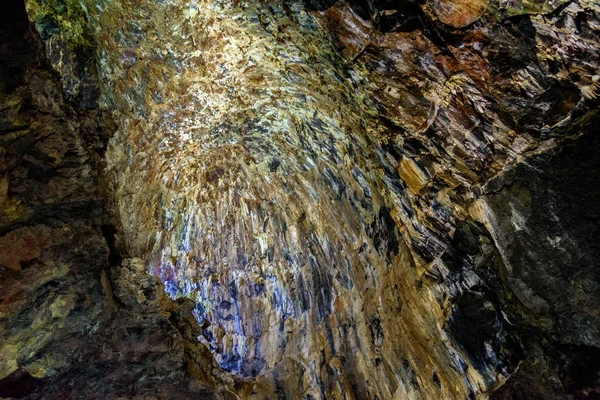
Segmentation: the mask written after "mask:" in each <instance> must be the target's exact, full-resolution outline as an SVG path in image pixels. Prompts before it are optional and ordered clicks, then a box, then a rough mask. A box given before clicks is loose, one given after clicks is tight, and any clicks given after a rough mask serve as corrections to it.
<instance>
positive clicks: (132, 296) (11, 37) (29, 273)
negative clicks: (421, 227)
mask: <svg viewBox="0 0 600 400" xmlns="http://www.w3.org/2000/svg"><path fill="white" fill-rule="evenodd" d="M3 11H4V13H3V14H2V17H1V18H0V59H2V60H7V59H8V60H10V61H9V62H7V63H6V64H4V65H3V66H2V68H3V70H2V72H3V74H2V76H1V77H0V173H1V183H0V189H1V193H0V264H1V266H0V397H2V398H32V399H34V398H56V399H69V398H86V399H91V398H95V399H107V398H123V397H126V398H132V397H135V398H165V397H168V398H190V397H195V398H233V397H231V395H229V394H227V393H228V391H227V390H226V389H225V386H226V385H231V381H226V380H223V379H222V378H221V375H220V371H219V368H218V364H216V362H215V361H214V359H213V358H212V356H211V355H210V352H209V351H208V349H207V348H206V347H205V346H204V345H202V344H200V343H199V342H198V341H197V340H196V338H195V336H196V335H198V333H199V332H201V329H200V328H199V327H198V325H197V323H196V321H195V320H194V319H193V318H187V316H191V314H190V309H189V307H188V306H187V305H186V302H185V301H179V302H177V303H173V301H172V300H171V299H169V298H168V296H167V295H166V293H165V291H164V287H163V285H162V284H161V283H160V281H159V280H158V278H156V277H154V276H151V275H147V274H146V273H145V268H146V265H145V264H144V263H142V262H141V261H140V260H135V259H128V260H126V261H125V262H123V264H122V265H120V266H117V265H114V264H111V263H110V262H109V260H113V261H114V260H115V259H117V260H118V258H119V257H118V255H115V254H113V257H109V253H110V249H109V244H108V243H107V240H106V238H105V237H104V233H103V230H105V226H104V225H103V223H105V222H106V220H107V218H106V216H105V215H104V214H105V210H104V208H103V206H102V203H101V201H100V199H101V197H100V196H99V190H98V189H97V182H96V180H95V173H96V171H95V170H94V169H93V167H92V165H93V164H92V163H91V162H90V160H91V159H93V158H94V156H90V155H89V154H88V147H87V143H86V142H85V141H84V140H83V139H82V137H85V136H86V135H89V134H91V133H92V132H86V134H83V133H82V132H81V130H83V129H87V128H89V126H88V125H89V124H91V123H92V122H90V121H81V120H80V119H79V117H78V115H77V114H76V113H75V111H74V110H73V109H72V108H71V107H69V105H67V103H66V102H65V101H64V100H63V97H62V88H61V85H60V81H59V79H58V77H57V75H56V74H55V73H54V72H53V71H52V69H51V66H50V64H49V62H48V61H47V60H46V58H45V56H44V51H43V49H42V44H41V43H42V42H41V41H40V40H39V37H36V36H35V35H32V33H31V32H32V31H30V29H29V24H28V21H27V16H26V14H25V9H24V6H23V4H22V3H21V4H19V3H18V2H14V3H13V4H9V5H7V7H6V9H4V10H3ZM91 147H93V146H91ZM90 150H91V149H90ZM188 301H189V300H188ZM192 307H193V305H192ZM186 311H187V312H186ZM146 395H149V396H150V397H144V396H146ZM153 396H154V397H153Z"/></svg>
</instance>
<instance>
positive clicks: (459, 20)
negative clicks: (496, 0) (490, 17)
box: [432, 0, 489, 28]
mask: <svg viewBox="0 0 600 400" xmlns="http://www.w3.org/2000/svg"><path fill="white" fill-rule="evenodd" d="M488 3H489V0H435V1H433V5H432V7H433V11H434V13H435V15H436V16H437V17H438V19H439V20H440V21H442V22H443V23H444V24H446V25H450V26H451V27H453V28H463V27H465V26H467V25H471V24H472V23H473V22H475V21H477V20H478V19H479V18H480V17H481V16H482V15H483V13H484V12H485V10H486V9H487V6H488Z"/></svg>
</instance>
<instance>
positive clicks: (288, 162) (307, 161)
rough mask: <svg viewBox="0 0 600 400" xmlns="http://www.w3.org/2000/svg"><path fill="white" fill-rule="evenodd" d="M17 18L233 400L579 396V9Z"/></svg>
mask: <svg viewBox="0 0 600 400" xmlns="http://www.w3.org/2000/svg"><path fill="white" fill-rule="evenodd" d="M27 6H28V11H29V15H30V18H31V19H32V21H34V22H35V26H36V27H37V30H38V31H39V32H40V35H41V39H42V40H43V42H44V44H45V51H46V53H47V54H48V58H49V61H50V62H51V63H52V65H53V67H54V68H55V70H57V71H58V72H59V73H60V75H61V77H62V80H61V82H60V84H61V85H62V92H63V96H64V97H65V98H66V99H67V100H68V101H72V102H75V103H77V104H81V107H82V108H83V109H85V110H87V111H85V115H86V117H85V118H83V119H84V120H85V121H89V120H90V117H89V115H90V113H96V112H100V111H99V110H103V111H102V112H104V113H106V114H110V115H111V117H112V118H114V121H115V124H116V132H115V133H114V135H112V137H111V138H110V140H108V136H109V135H108V133H107V132H106V130H107V128H106V127H105V125H106V124H107V122H101V123H100V122H99V124H104V125H102V126H103V127H104V128H103V129H100V131H102V132H103V133H101V134H99V133H98V134H92V135H90V134H89V133H84V134H82V135H83V136H82V137H83V138H84V139H85V140H86V143H88V145H89V143H95V145H92V147H94V146H95V148H96V151H95V155H92V156H90V162H91V164H92V165H94V166H95V168H93V169H94V170H99V171H103V172H102V174H101V177H100V186H101V187H102V190H104V191H106V192H108V193H109V196H111V199H110V200H109V201H107V203H108V205H109V208H110V207H113V208H114V209H115V210H116V214H117V219H116V220H115V221H113V222H112V223H113V224H114V225H115V227H116V230H117V231H118V234H117V243H116V245H117V247H118V248H120V249H122V251H123V252H124V253H127V255H128V256H131V257H136V258H138V259H140V260H143V261H141V262H137V263H136V264H135V265H145V268H146V269H147V271H149V272H151V273H152V274H154V275H156V276H157V277H159V278H160V280H161V281H162V282H163V283H164V285H165V287H166V290H167V292H168V293H169V294H170V295H171V296H172V297H188V298H191V299H192V300H193V301H194V303H195V306H194V309H193V313H194V315H195V317H196V318H197V319H198V321H199V322H200V323H201V324H202V326H203V327H204V329H203V330H202V335H201V340H202V341H203V342H204V343H205V344H206V345H207V346H208V347H209V348H210V349H211V350H212V352H213V354H214V355H215V358H216V360H217V361H218V363H219V364H220V365H221V367H222V368H224V369H225V370H227V371H231V372H233V373H234V374H235V375H237V376H241V377H244V378H245V380H244V382H245V383H243V384H242V383H239V382H238V386H237V387H236V388H237V394H238V395H239V396H241V397H248V398H252V397H261V396H262V397H267V398H357V399H362V398H380V399H387V398H402V399H404V398H473V397H475V396H482V397H487V396H492V397H494V396H495V397H498V398H536V397H537V398H553V397H554V398H564V397H568V396H574V397H575V398H580V397H581V396H586V395H589V396H593V395H594V393H597V392H598V386H599V382H598V375H597V373H598V367H597V366H596V364H595V362H594V359H595V358H594V355H596V354H597V352H598V340H599V338H600V336H599V332H598V328H597V327H598V326H600V324H599V323H598V322H599V321H598V313H597V307H596V306H597V304H598V274H597V270H598V268H597V267H598V266H597V263H598V261H597V260H598V257H596V255H597V252H598V250H597V245H596V243H595V241H594V237H595V235H594V232H596V231H597V229H598V221H597V217H596V216H595V212H594V209H595V204H596V198H597V196H596V194H597V192H598V188H597V185H596V179H595V177H596V176H597V175H596V171H597V169H598V163H597V157H596V156H595V154H594V153H595V152H594V149H595V147H594V146H595V145H596V142H597V141H596V139H595V138H594V133H595V126H596V124H597V123H598V116H597V110H598V100H597V90H598V86H599V84H598V79H599V78H598V30H599V27H600V25H599V23H598V6H597V4H595V3H594V2H592V1H585V0H584V1H554V2H528V1H523V2H504V1H500V0H496V1H476V2H463V1H442V0H439V1H427V2H423V3H418V2H412V1H401V2H395V3H391V2H377V1H369V2H365V3H361V2H358V1H355V2H351V3H346V2H337V3H335V4H334V3H328V2H306V3H300V2H278V3H274V2H212V1H189V2H183V1H174V0H173V1H161V2H154V1H145V0H140V1H136V2H125V1H117V0H112V1H91V0H86V1H84V2H77V3H75V2H70V1H65V2H62V1H56V2H54V1H48V2H35V1H29V2H28V3H27ZM58 84H59V83H58V81H55V82H54V83H53V85H55V86H56V85H58ZM56 87H57V86H56ZM57 90H58V89H57ZM99 93H101V95H100V94H99ZM56 96H58V95H56ZM56 96H55V97H56ZM56 98H58V97H56ZM55 101H56V102H58V100H55ZM94 115H95V114H94ZM95 118H98V117H97V116H96V117H95ZM67 119H68V120H71V119H73V117H68V118H67ZM109 130H110V129H109ZM107 141H108V149H107V151H106V154H104V150H103V149H104V146H105V144H106V142H107ZM90 184H91V183H90ZM77 192H78V191H77ZM140 263H141V264H140ZM126 265H130V264H126ZM145 279H150V278H145ZM156 285H158V287H160V285H159V284H158V283H156ZM164 301H165V304H170V303H168V302H167V300H166V299H164ZM180 301H182V302H183V300H180ZM186 304H187V303H186ZM168 307H173V306H168ZM188 311H189V310H188ZM134 314H135V311H134ZM196 329H198V328H196ZM192 333H194V334H199V333H200V330H194V331H193V332H191V333H190V335H191V334H192ZM102 340H104V339H102ZM207 357H208V356H207ZM208 358H209V357H208ZM262 397H261V398H262Z"/></svg>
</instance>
